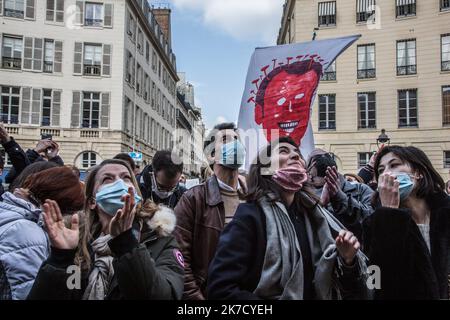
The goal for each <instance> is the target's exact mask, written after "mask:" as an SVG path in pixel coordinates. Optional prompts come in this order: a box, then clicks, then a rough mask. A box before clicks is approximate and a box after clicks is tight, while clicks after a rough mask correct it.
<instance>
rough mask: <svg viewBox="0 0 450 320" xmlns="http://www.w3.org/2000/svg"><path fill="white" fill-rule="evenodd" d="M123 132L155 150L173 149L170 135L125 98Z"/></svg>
mask: <svg viewBox="0 0 450 320" xmlns="http://www.w3.org/2000/svg"><path fill="white" fill-rule="evenodd" d="M123 127H124V130H125V131H126V132H128V133H130V134H131V135H134V136H135V137H136V138H138V139H140V140H142V141H144V142H145V143H147V144H149V145H151V146H152V147H153V148H155V149H157V150H161V149H169V148H170V149H171V148H173V141H172V133H171V132H170V131H169V130H167V129H165V128H164V127H163V126H162V125H161V124H160V123H159V122H158V121H157V120H155V119H153V118H152V117H151V116H150V115H149V114H148V113H147V112H145V111H144V110H143V109H142V108H140V107H139V106H133V101H132V100H131V99H129V98H128V97H126V98H125V105H124V112H123Z"/></svg>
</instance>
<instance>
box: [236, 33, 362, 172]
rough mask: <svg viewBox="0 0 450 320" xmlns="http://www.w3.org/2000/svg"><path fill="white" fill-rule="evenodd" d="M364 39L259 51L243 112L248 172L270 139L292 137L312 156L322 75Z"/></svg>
mask: <svg viewBox="0 0 450 320" xmlns="http://www.w3.org/2000/svg"><path fill="white" fill-rule="evenodd" d="M359 37H360V35H354V36H348V37H342V38H335V39H327V40H316V41H310V42H304V43H294V44H287V45H280V46H274V47H265V48H256V49H255V52H254V53H253V55H252V58H251V61H250V65H249V68H248V73H247V78H246V82H245V90H244V94H243V96H242V102H241V109H240V112H239V120H238V128H239V133H240V136H241V140H242V142H243V143H244V145H245V147H246V151H247V152H246V158H245V163H244V168H245V169H246V170H247V171H248V169H249V167H250V164H251V163H252V162H253V161H254V160H255V159H256V156H257V154H258V152H259V151H260V150H261V149H262V148H263V147H264V146H266V145H267V143H268V141H272V140H274V139H277V138H278V137H283V136H289V137H291V138H293V140H294V141H295V142H296V143H297V144H298V145H300V150H301V152H302V155H303V156H304V157H305V158H306V157H307V156H308V154H309V153H310V152H311V151H312V149H313V148H314V137H313V132H312V128H311V122H310V118H311V112H312V106H313V103H314V98H315V96H316V91H317V86H318V85H319V81H320V76H321V75H322V73H323V72H324V70H325V69H326V68H327V67H328V66H329V65H330V64H331V63H333V61H334V60H335V59H336V58H337V57H338V56H339V55H340V54H341V53H342V52H343V51H344V50H345V49H347V48H348V47H349V46H351V45H352V44H353V43H354V42H355V41H356V40H358V39H359Z"/></svg>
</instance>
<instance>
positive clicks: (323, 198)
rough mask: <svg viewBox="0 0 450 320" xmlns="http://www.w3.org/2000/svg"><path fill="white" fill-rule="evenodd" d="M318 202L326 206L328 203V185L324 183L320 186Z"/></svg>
mask: <svg viewBox="0 0 450 320" xmlns="http://www.w3.org/2000/svg"><path fill="white" fill-rule="evenodd" d="M320 202H322V205H323V206H324V207H326V206H327V205H328V204H329V203H330V192H329V191H328V185H327V184H326V183H325V184H324V185H323V188H322V194H321V195H320Z"/></svg>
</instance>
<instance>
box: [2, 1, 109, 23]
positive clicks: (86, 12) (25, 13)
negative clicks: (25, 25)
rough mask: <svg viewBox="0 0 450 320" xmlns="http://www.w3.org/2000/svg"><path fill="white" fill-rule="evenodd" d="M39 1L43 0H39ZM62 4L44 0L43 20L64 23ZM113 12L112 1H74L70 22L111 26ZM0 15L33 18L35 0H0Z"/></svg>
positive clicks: (34, 14)
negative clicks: (73, 13)
mask: <svg viewBox="0 0 450 320" xmlns="http://www.w3.org/2000/svg"><path fill="white" fill-rule="evenodd" d="M41 1H43V0H39V2H41ZM38 4H39V3H38ZM64 5H65V3H64V0H46V6H45V21H47V22H55V23H60V24H64V15H65V14H64V13H65V9H64ZM37 8H39V6H38V7H37ZM113 12H114V10H113V4H112V3H102V2H87V1H76V2H75V20H74V21H71V23H74V24H75V25H77V26H87V27H102V28H112V26H113ZM0 15H3V16H5V17H10V18H16V19H30V20H35V18H36V1H35V0H0Z"/></svg>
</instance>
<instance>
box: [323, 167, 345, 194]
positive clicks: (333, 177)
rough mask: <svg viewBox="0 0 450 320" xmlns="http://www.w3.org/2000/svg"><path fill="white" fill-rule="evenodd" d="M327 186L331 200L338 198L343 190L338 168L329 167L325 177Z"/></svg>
mask: <svg viewBox="0 0 450 320" xmlns="http://www.w3.org/2000/svg"><path fill="white" fill-rule="evenodd" d="M324 179H325V184H326V186H327V189H328V192H329V194H330V198H333V197H334V196H336V194H337V193H338V192H339V190H340V189H341V183H340V181H339V174H338V172H337V169H336V167H334V166H333V167H332V168H331V167H328V168H327V171H326V176H325V178H324Z"/></svg>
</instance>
